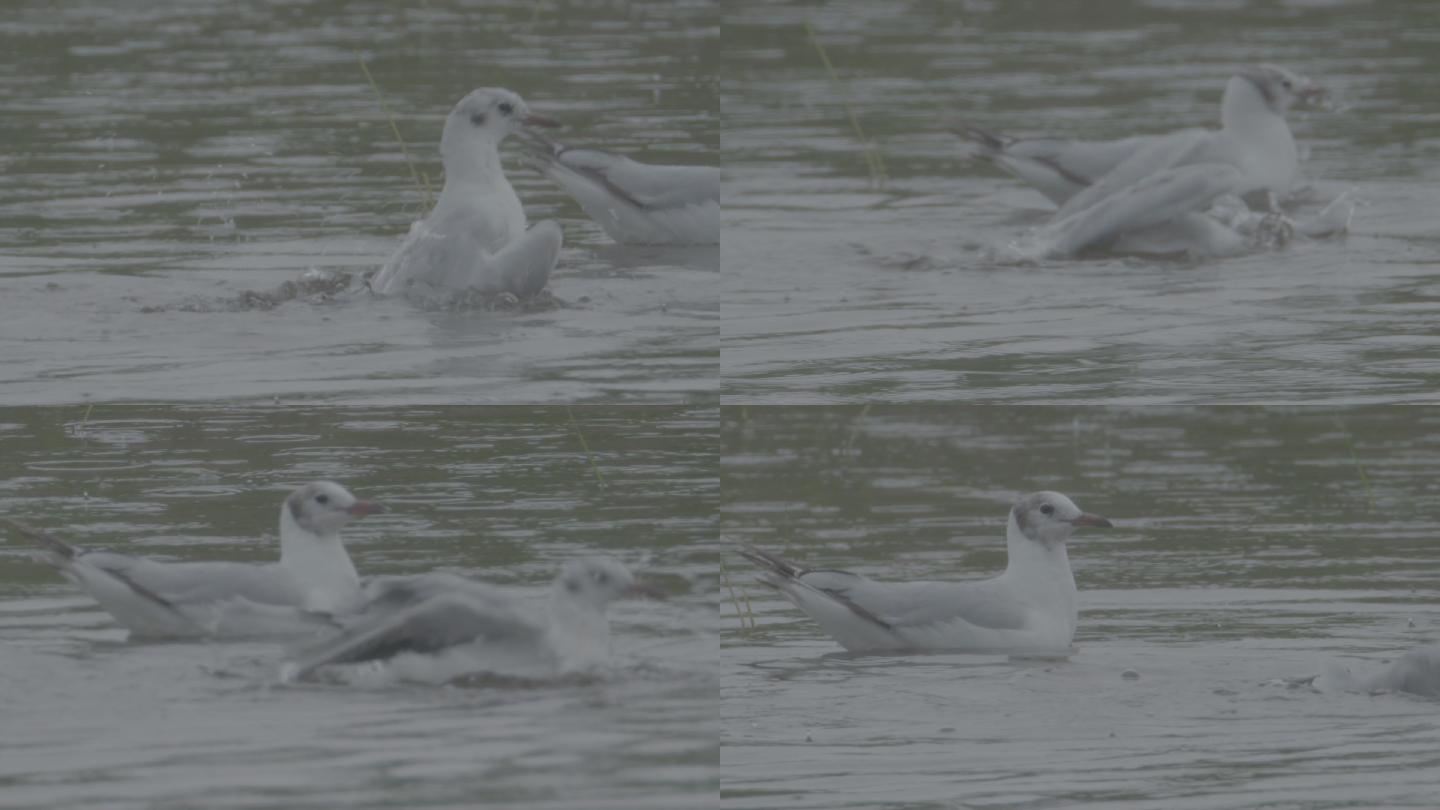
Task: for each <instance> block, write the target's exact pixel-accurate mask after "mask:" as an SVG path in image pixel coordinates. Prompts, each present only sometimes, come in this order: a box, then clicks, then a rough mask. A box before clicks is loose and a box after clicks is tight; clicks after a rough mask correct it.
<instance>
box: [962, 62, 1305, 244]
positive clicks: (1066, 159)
mask: <svg viewBox="0 0 1440 810" xmlns="http://www.w3.org/2000/svg"><path fill="white" fill-rule="evenodd" d="M1325 98H1326V94H1325V91H1324V89H1323V88H1321V87H1320V86H1318V85H1316V84H1315V83H1314V82H1312V81H1311V80H1310V79H1307V78H1305V77H1302V76H1298V75H1296V74H1295V73H1292V72H1291V71H1289V70H1286V69H1285V68H1282V67H1278V66H1276V65H1258V66H1254V67H1249V68H1245V69H1243V70H1240V71H1239V72H1237V73H1236V74H1235V75H1234V76H1232V77H1231V78H1230V80H1229V82H1228V83H1227V84H1226V86H1225V94H1224V96H1223V97H1222V99H1221V102H1220V124H1221V126H1220V129H1218V130H1208V129H1199V128H1196V129H1184V130H1179V131H1177V132H1172V133H1168V134H1164V135H1142V136H1134V137H1128V138H1123V139H1121V140H1117V141H1104V142H1089V141H1073V140H1067V139H1062V138H1034V139H1016V138H1010V137H1007V136H1004V135H999V134H995V133H991V132H987V131H985V130H982V129H978V128H975V127H968V126H963V125H962V131H963V133H964V134H965V135H967V136H968V137H969V138H970V139H971V140H972V141H973V142H974V143H975V144H976V145H977V146H978V156H979V157H981V158H984V159H987V160H990V161H992V162H993V163H995V164H996V165H998V166H1000V167H1001V168H1003V169H1005V170H1006V171H1008V172H1010V173H1011V174H1014V175H1015V176H1016V177H1018V178H1020V179H1021V180H1023V181H1025V182H1027V183H1029V184H1030V185H1032V186H1034V187H1035V188H1036V189H1038V190H1039V191H1040V192H1041V193H1042V194H1044V195H1045V196H1046V197H1049V198H1050V200H1051V201H1052V202H1054V203H1056V204H1057V205H1058V206H1059V210H1058V211H1057V212H1056V213H1055V216H1054V217H1053V218H1052V220H1051V221H1050V222H1049V223H1048V224H1046V225H1045V226H1043V227H1042V228H1041V229H1040V230H1039V232H1038V233H1037V234H1036V238H1035V239H1034V240H1033V244H1032V246H1031V247H1030V249H1029V252H1035V253H1037V254H1039V255H1044V256H1050V257H1065V256H1073V255H1075V254H1076V253H1079V252H1081V251H1084V250H1086V249H1089V248H1094V247H1101V246H1107V245H1108V246H1111V247H1115V248H1117V249H1120V250H1123V251H1138V252H1181V251H1188V252H1192V253H1202V254H1213V255H1224V254H1229V253H1235V252H1238V251H1239V250H1241V249H1243V248H1244V247H1245V245H1246V244H1247V243H1246V239H1245V234H1244V233H1243V232H1242V231H1240V230H1237V229H1236V228H1234V227H1232V226H1231V224H1229V223H1226V222H1222V221H1220V220H1217V219H1216V218H1214V217H1210V216H1207V215H1206V212H1207V211H1208V210H1209V209H1210V207H1211V205H1212V204H1214V203H1215V202H1216V201H1217V200H1220V199H1221V198H1227V197H1243V198H1245V199H1247V200H1252V199H1253V200H1259V201H1262V202H1263V207H1264V208H1266V209H1267V210H1268V211H1270V212H1278V203H1277V200H1278V199H1280V198H1283V197H1285V196H1286V195H1288V194H1290V192H1291V191H1292V190H1293V189H1294V188H1295V186H1296V184H1297V183H1298V182H1299V180H1300V160H1299V150H1298V148H1297V147H1296V145H1295V138H1294V136H1293V135H1292V134H1291V132H1290V126H1289V124H1288V123H1287V122H1286V119H1285V116H1286V113H1287V112H1288V111H1289V110H1290V108H1291V107H1293V106H1295V105H1297V104H1312V105H1318V104H1320V103H1322V102H1323V101H1324V100H1325Z"/></svg>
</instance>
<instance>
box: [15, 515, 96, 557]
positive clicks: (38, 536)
mask: <svg viewBox="0 0 1440 810" xmlns="http://www.w3.org/2000/svg"><path fill="white" fill-rule="evenodd" d="M0 525H3V526H5V527H6V528H8V529H9V530H10V531H11V532H13V533H14V534H17V535H19V536H20V537H22V538H24V539H26V540H29V541H30V542H31V543H34V544H35V545H37V546H40V547H41V548H43V549H45V550H46V551H47V552H49V553H51V554H54V555H56V556H57V557H58V558H60V559H61V560H73V559H75V558H76V557H77V556H79V554H80V549H78V548H76V547H74V546H72V545H70V544H69V543H67V542H65V541H64V540H61V539H60V538H58V537H56V536H54V535H51V534H46V533H45V532H42V531H40V530H39V529H36V528H34V527H32V526H28V525H26V524H24V523H21V522H20V521H18V520H14V519H12V518H4V517H0Z"/></svg>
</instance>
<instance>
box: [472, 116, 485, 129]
mask: <svg viewBox="0 0 1440 810" xmlns="http://www.w3.org/2000/svg"><path fill="white" fill-rule="evenodd" d="M470 123H472V124H474V125H475V126H477V127H479V126H484V125H485V113H475V114H474V115H472V116H470Z"/></svg>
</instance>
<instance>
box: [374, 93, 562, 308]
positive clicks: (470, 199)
mask: <svg viewBox="0 0 1440 810" xmlns="http://www.w3.org/2000/svg"><path fill="white" fill-rule="evenodd" d="M529 126H558V124H557V123H556V122H554V121H552V120H550V119H549V118H545V117H544V116H540V115H536V114H534V113H532V112H530V109H529V108H528V107H527V106H526V105H525V102H524V101H523V100H522V99H521V98H520V97H519V96H518V95H516V94H515V93H512V92H510V91H509V90H505V89H502V88H498V87H482V88H480V89H479V90H475V91H474V92H472V93H470V94H469V95H467V96H465V98H463V99H461V100H460V102H459V103H458V104H456V105H455V109H453V110H451V111H450V115H449V117H447V118H446V119H445V130H444V132H443V133H442V135H441V136H440V156H441V158H442V159H443V160H444V163H445V188H444V190H443V191H441V192H440V201H439V202H438V203H437V204H436V205H435V209H434V210H433V211H431V212H430V213H429V215H427V216H426V217H425V218H424V219H423V220H420V221H419V222H416V223H415V224H414V225H412V226H411V228H410V234H409V235H408V236H407V237H406V238H405V241H404V243H403V244H401V245H400V249H399V250H397V251H396V252H395V255H394V256H392V257H391V258H390V261H388V262H386V264H385V266H384V267H383V268H381V270H380V272H379V273H377V274H376V275H375V277H374V278H373V279H371V281H370V288H371V289H372V290H373V291H375V292H376V293H379V294H380V295H394V294H398V293H409V294H411V295H416V296H420V297H427V296H432V295H434V294H437V293H445V292H451V291H459V290H475V291H478V292H482V293H510V294H512V295H515V296H519V297H522V298H523V297H526V296H530V295H534V294H535V293H537V292H539V291H540V290H542V289H544V287H545V284H546V283H547V282H548V281H549V278H550V271H551V270H553V269H554V267H555V261H556V259H557V258H558V257H559V255H560V242H561V234H560V226H559V225H556V224H555V223H554V222H552V221H550V220H546V221H543V222H538V223H536V224H535V226H534V227H533V228H530V229H529V230H526V227H525V222H526V221H525V210H524V209H523V208H522V207H521V205H520V198H519V196H517V195H516V194H515V189H514V188H513V187H512V186H511V185H510V181H509V180H507V179H506V178H505V169H504V167H503V166H501V164H500V144H501V142H502V141H504V140H505V139H506V138H507V137H509V136H510V135H511V134H513V133H515V132H518V131H520V130H522V129H524V128H526V127H529Z"/></svg>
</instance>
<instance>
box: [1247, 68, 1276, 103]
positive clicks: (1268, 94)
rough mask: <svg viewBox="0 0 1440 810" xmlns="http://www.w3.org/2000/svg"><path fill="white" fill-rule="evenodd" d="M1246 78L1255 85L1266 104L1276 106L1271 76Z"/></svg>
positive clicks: (1249, 75)
mask: <svg viewBox="0 0 1440 810" xmlns="http://www.w3.org/2000/svg"><path fill="white" fill-rule="evenodd" d="M1246 78H1248V79H1249V80H1250V83H1251V84H1253V85H1255V89H1256V90H1259V91H1260V95H1261V96H1264V98H1265V103H1266V104H1268V105H1270V106H1272V107H1273V106H1275V89H1274V88H1273V87H1271V86H1270V76H1269V75H1268V74H1265V73H1261V74H1258V75H1256V74H1247V75H1246Z"/></svg>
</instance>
